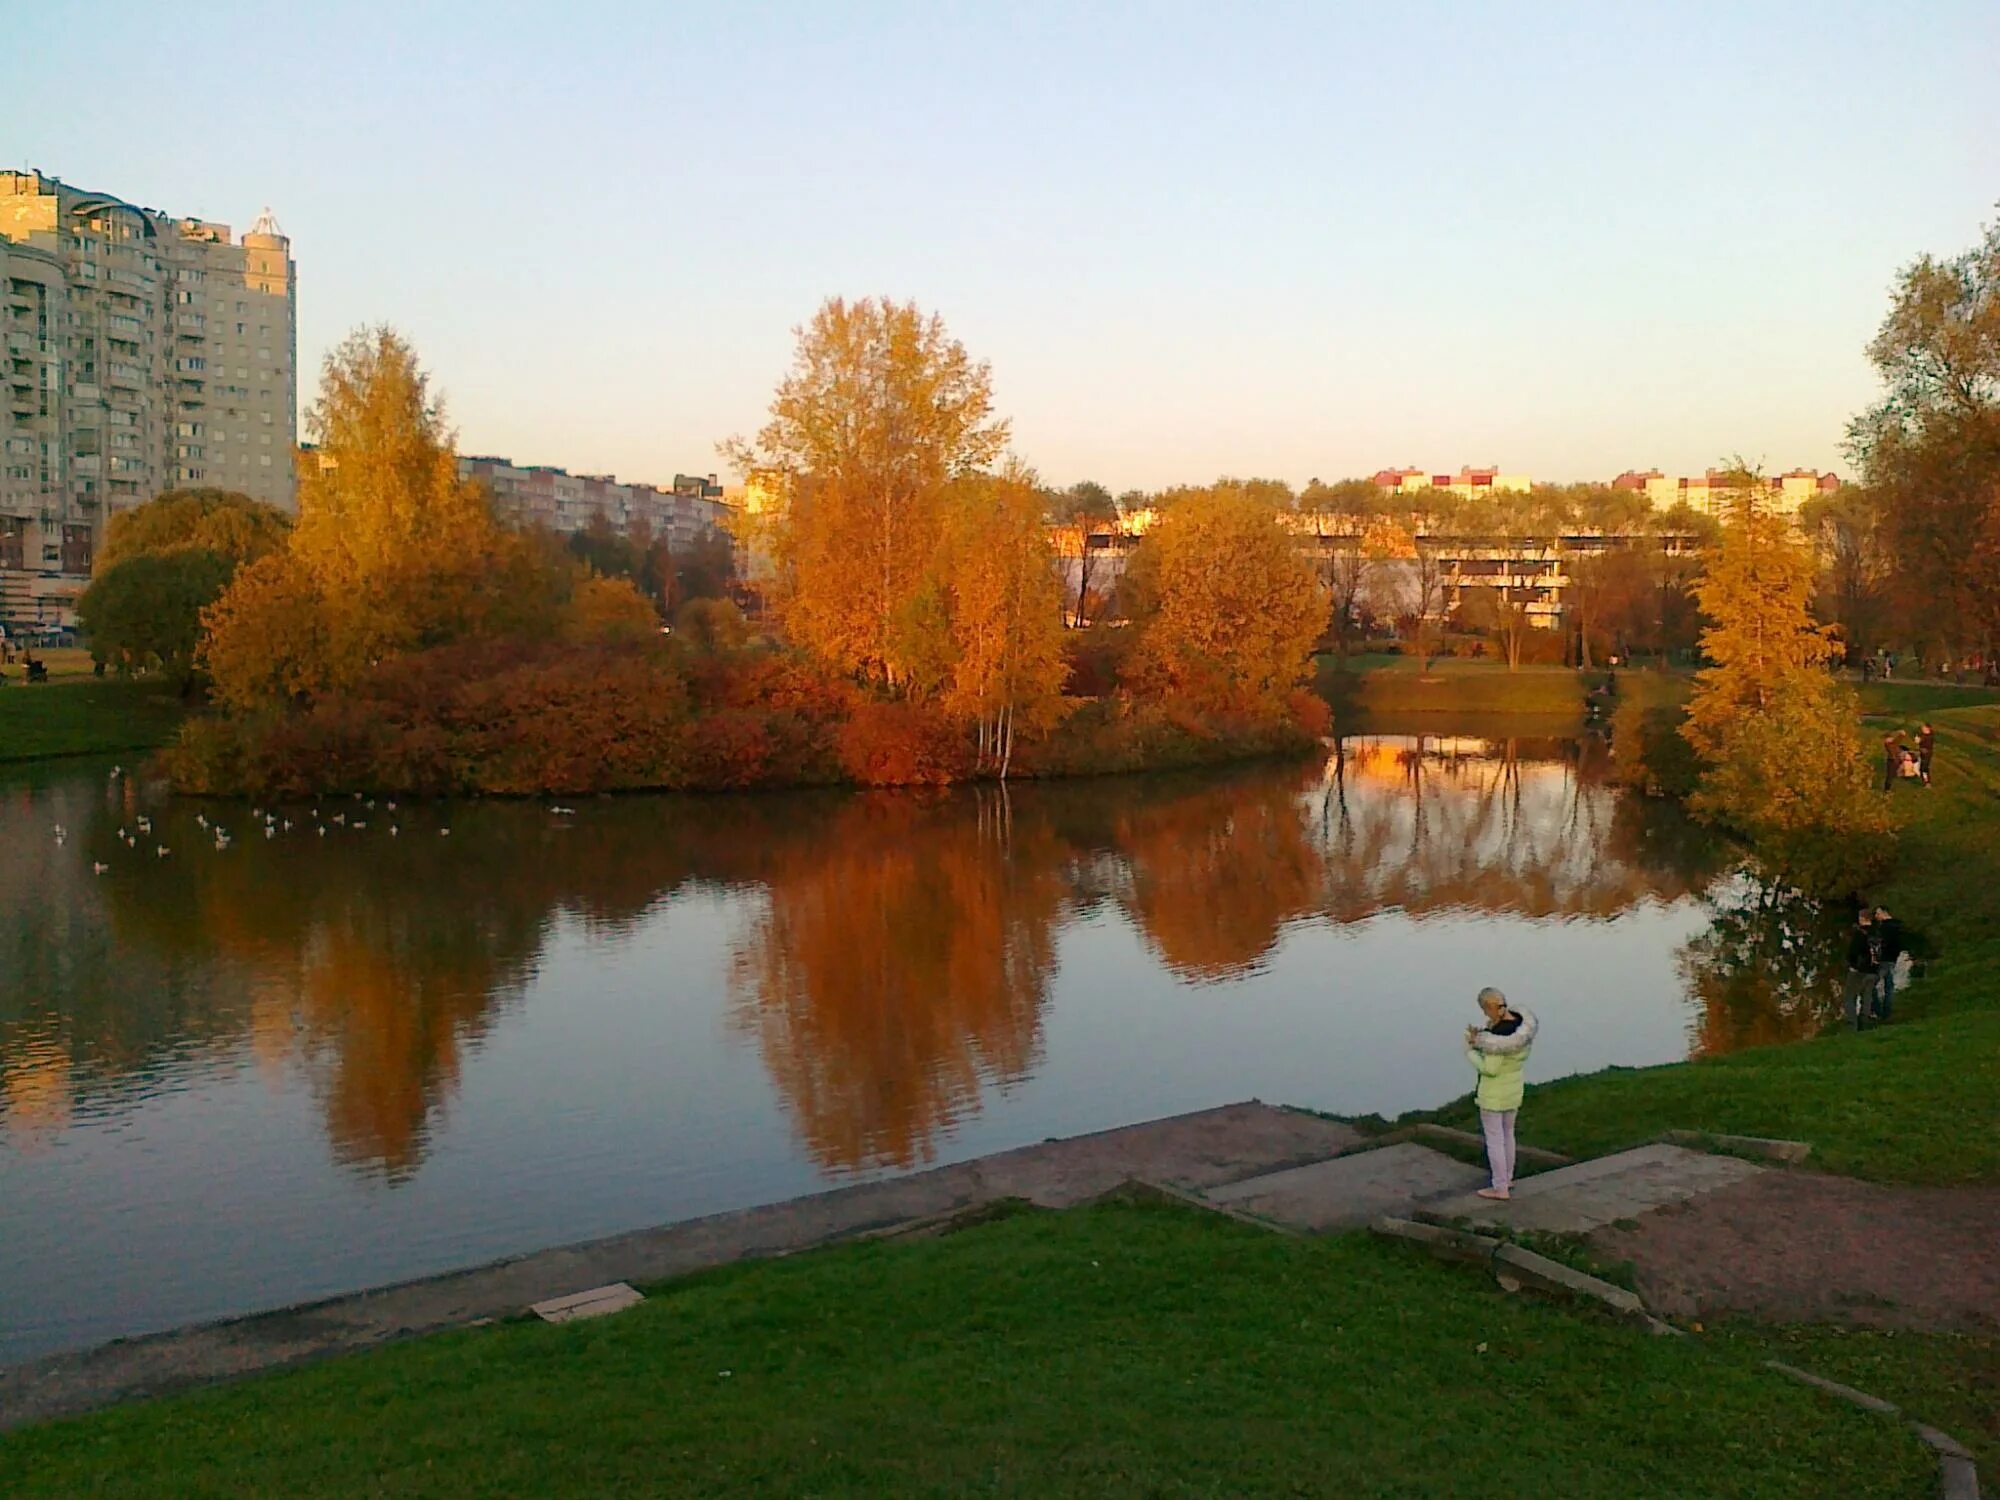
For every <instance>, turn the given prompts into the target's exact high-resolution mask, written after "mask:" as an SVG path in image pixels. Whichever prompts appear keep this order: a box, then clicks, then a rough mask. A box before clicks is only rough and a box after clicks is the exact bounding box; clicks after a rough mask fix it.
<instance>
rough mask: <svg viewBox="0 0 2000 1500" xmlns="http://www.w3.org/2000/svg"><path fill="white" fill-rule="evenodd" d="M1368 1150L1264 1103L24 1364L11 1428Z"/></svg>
mask: <svg viewBox="0 0 2000 1500" xmlns="http://www.w3.org/2000/svg"><path fill="white" fill-rule="evenodd" d="M1364 1139H1365V1137H1364V1136H1363V1135H1362V1133H1361V1132H1360V1131H1358V1130H1356V1129H1355V1128H1354V1127H1353V1126H1351V1125H1345V1124H1342V1123H1340V1122H1339V1121H1336V1120H1326V1119H1322V1118H1320V1117H1319V1116H1317V1115H1313V1114H1307V1113H1305V1112H1304V1111H1301V1110H1291V1109H1279V1108H1274V1107H1273V1106H1271V1105H1268V1104H1261V1103H1258V1102H1256V1101H1254V1100H1253V1101H1251V1102H1248V1103H1244V1104H1229V1105H1224V1106H1222V1107H1221V1108H1219V1109H1209V1110H1201V1111H1199V1112H1197V1113H1194V1114H1187V1115H1176V1116H1174V1117H1172V1118H1171V1119H1166V1120H1156V1121H1153V1122H1152V1123H1150V1124H1145V1125H1130V1126H1126V1127H1124V1128H1122V1129H1118V1130H1107V1131H1102V1132H1100V1133H1098V1134H1096V1135H1086V1136H1076V1137H1073V1138H1071V1139H1069V1140H1061V1141H1048V1142H1045V1143H1043V1144H1042V1145H1039V1146H1026V1147H1023V1148H1021V1149H1019V1150H1015V1151H1005V1152H1002V1153H1000V1154H999V1155H997V1156H988V1157H982V1158H980V1159H979V1160H976V1161H969V1162H960V1163H957V1164H955V1165H952V1166H948V1167H938V1168H934V1169H933V1170H931V1171H928V1172H917V1173H913V1174H911V1175H909V1176H907V1177H894V1178H889V1179H887V1180H885V1181H881V1182H868V1183H860V1184H857V1185H855V1186H853V1187H846V1188H837V1189H835V1190H833V1191H832V1192H827V1193H817V1194H814V1195H812V1196H810V1197H806V1198H795V1199H793V1200H791V1201H790V1202H787V1203H774V1204H770V1205H768V1206H766V1207H763V1208H751V1209H745V1210H743V1211H741V1212H739V1213H729V1214H717V1215H715V1216H713V1217H710V1218H705V1219H693V1220H688V1221H686V1222H683V1223H679V1224H670V1225H665V1226H662V1227H660V1228H656V1229H643V1230H639V1231H637V1232H635V1233H632V1234H622V1235H617V1236H614V1237H613V1238H610V1239H602V1240H593V1241H589V1242H587V1243H584V1244H580V1245H571V1246H567V1247H564V1248H561V1249H554V1250H543V1251H538V1252H537V1253H535V1254H533V1255H525V1256H521V1257H519V1258H518V1259H514V1260H505V1261H498V1262H495V1263H494V1264H492V1265H487V1266H481V1267H479V1268H478V1269H476V1270H469V1271H458V1272H453V1273H451V1274H448V1275H444V1276H434V1277H430V1278H428V1279H425V1280H422V1281H413V1282H407V1283H404V1284H403V1285H401V1286H393V1287H385V1288H381V1289H379V1290H375V1291H368V1292H358V1293H355V1294H353V1295H351V1296H345V1297H335V1298H330V1299H328V1300H327V1301H324V1302H315V1303H308V1304H305V1305H302V1306H299V1307H291V1308H284V1309H281V1310H279V1311H275V1312H267V1313H258V1314H255V1315H253V1316H250V1317H247V1318H236V1319H232V1320H230V1321H227V1322H222V1323H208V1324H203V1325H200V1326H197V1327H192V1328H182V1329H176V1330H174V1331H172V1332H169V1333H159V1334H150V1335H147V1336H144V1337H141V1338H134V1339H122V1340H119V1341H118V1342H116V1343H111V1344H105V1345H102V1346H100V1347H98V1348H96V1349H87V1350H83V1351H81V1352H78V1353H73V1354H56V1355H51V1356H48V1357H46V1358H43V1359H38V1360H33V1361H31V1362H29V1363H27V1364H22V1365H14V1366H12V1367H9V1368H5V1369H0V1429H5V1428H7V1427H12V1426H18V1425H19V1424H21V1423H23V1422H35V1421H42V1420H46V1419H47V1418H50V1417H57V1416H64V1415H68V1414H70V1413H73V1412H80V1411H88V1410H90V1409H91V1408H93V1407H98V1406H107V1405H110V1404H111V1403H113V1402H117V1401H123V1400H129V1399H131V1398H134V1397H138V1396H147V1395H156V1394H159V1393H161V1392H165V1391H170V1390H178V1389H183V1388H186V1387H188V1386H195V1385H204V1384H208V1383H210V1382H213V1381H217V1380H226V1379H230V1378H233V1377H236V1376H240V1375H248V1374H252V1373H255V1372H257V1371H260V1370H268V1369H274V1368H277V1367H279V1366H282V1365H291V1364H299V1363H303V1362H305V1361H307V1360H312V1359H318V1358H322V1357H324V1356H326V1355H329V1354H337V1353H340V1352H343V1351H345V1350H350V1349H361V1348H366V1347H368V1346H369V1345H371V1344H379V1343H383V1342H385V1341H387V1340H389V1339H393V1338H399V1337H402V1336H404V1335H407V1334H413V1333H426V1332H430V1331H432V1330H434V1329H439V1328H449V1327H453V1326H456V1325H460V1324H465V1323H472V1322H476V1321H478V1320H480V1319H484V1318H496V1317H507V1316H510V1315H512V1314H515V1313H519V1312H521V1311H523V1310H524V1309H526V1308H528V1307H530V1306H531V1305H533V1304H534V1303H537V1302H546V1301H549V1300H550V1299H552V1298H560V1297H568V1296H572V1295H574V1294H575V1293H577V1292H580V1291H583V1290H586V1289H588V1288H591V1287H601V1286H605V1285H607V1284H609V1283H612V1282H620V1281H623V1282H636V1283H640V1284H644V1283H646V1282H649V1281H661V1280H665V1279H666V1278H668V1277H672V1276H681V1275H685V1274H687V1273H688V1272H691V1271H699V1270H703V1269H706V1268H707V1267H709V1266H717V1265H723V1264H726V1263H728V1262H730V1261H736V1260H744V1259H749V1258H752V1257H756V1256H767V1255H784V1254H788V1253H790V1252H792V1251H795V1250H804V1249H807V1248H809V1247H811V1246H814V1245H819V1244H824V1243H826V1242H828V1241H830V1240H838V1239H844V1238H848V1237H850V1236H853V1235H857V1234H864V1233H866V1232H868V1231H870V1230H876V1229H882V1228H886V1227H888V1226H890V1225H894V1224H903V1223H906V1222H908V1221H910V1220H913V1219H923V1218H928V1217H931V1216H933V1215H937V1214H944V1213H950V1212H953V1211H955V1210H958V1209H964V1208H971V1207H974V1206H976V1205H978V1204H981V1203H988V1202H992V1201H994V1200H996V1199H1000V1198H1026V1199H1028V1200H1029V1201H1031V1202H1033V1203H1037V1204H1040V1205H1042V1206H1044V1207H1048V1208H1067V1207H1070V1206H1072V1205H1074V1204H1078V1203H1083V1202H1087V1201H1088V1200H1090V1199H1091V1198H1095V1197H1098V1196H1100V1195H1101V1194H1103V1193H1106V1192H1109V1191H1110V1190H1111V1189H1112V1188H1115V1187H1117V1186H1118V1185H1119V1184H1120V1183H1123V1182H1125V1181H1126V1180H1128V1179H1130V1178H1134V1177H1143V1178H1149V1179H1151V1180H1154V1181H1158V1182H1167V1183H1171V1184H1174V1185H1175V1186H1178V1187H1186V1188H1208V1187H1215V1186H1219V1185H1221V1184H1224V1183H1228V1182H1233V1181H1236V1180H1237V1179H1239V1178H1243V1177H1251V1176H1256V1175H1259V1174H1261V1173H1266V1172H1271V1171H1275V1170H1280V1169H1282V1168H1286V1167H1293V1166H1298V1165H1300V1164H1302V1163H1304V1162H1309V1161H1318V1160H1322V1159H1324V1158H1326V1157H1328V1156H1331V1155H1333V1154H1334V1153H1336V1152H1339V1151H1342V1150H1346V1149H1347V1148H1349V1147H1351V1146H1354V1145H1356V1144H1358V1143H1360V1142H1361V1141H1362V1140H1364Z"/></svg>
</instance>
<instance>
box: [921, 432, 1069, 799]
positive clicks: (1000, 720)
mask: <svg viewBox="0 0 2000 1500" xmlns="http://www.w3.org/2000/svg"><path fill="white" fill-rule="evenodd" d="M953 500H954V505H953V515H952V523H953V528H954V536H953V540H952V546H951V552H950V576H951V634H952V641H953V645H954V646H955V647H956V653H955V654H956V660H955V661H954V662H953V664H952V668H951V686H950V689H949V691H948V693H947V694H946V698H945V702H946V705H947V706H948V707H949V708H951V709H953V710H955V711H956V712H958V713H960V714H962V715H964V716H965V717H967V718H969V719H971V720H972V721H973V723H974V725H975V726H976V732H977V738H978V753H979V761H980V764H981V766H982V767H986V768H990V769H992V770H994V771H997V772H998V774H999V775H1000V776H1001V777H1002V778H1003V779H1004V778H1005V776H1006V775H1007V770H1008V767H1009V766H1010V765H1011V764H1012V762H1013V758H1014V740H1015V735H1016V733H1017V732H1018V731H1020V730H1021V729H1026V730H1027V731H1028V732H1029V733H1030V734H1036V733H1040V732H1043V731H1045V730H1047V729H1049V728H1050V727H1052V726H1053V725H1054V724H1055V723H1056V721H1057V720H1058V719H1059V718H1060V717H1061V713H1062V689H1063V680H1064V678H1065V677H1067V676H1068V674H1069V665H1068V662H1067V660H1066V658H1065V656H1064V652H1063V586H1062V579H1061V577H1060V576H1059V575H1058V573H1057V571H1056V559H1055V551H1054V548H1053V547H1052V546H1051V545H1050V541H1049V535H1048V529H1047V527H1046V526H1045V525H1044V524H1043V519H1042V513H1043V499H1042V495H1041V492H1040V490H1039V489H1038V488H1037V487H1036V485H1035V482H1034V476H1033V475H1032V474H1030V473H1028V472H1027V471H1026V470H1024V469H1021V468H1019V467H1011V468H1010V469H1009V470H1008V471H1007V472H1006V473H1005V474H1003V475H1001V476H1000V477H998V478H990V477H987V476H983V475H982V476H980V477H979V478H977V479H971V480H967V481H965V482H964V483H962V484H961V485H959V486H958V487H957V488H956V490H955V492H954V496H953Z"/></svg>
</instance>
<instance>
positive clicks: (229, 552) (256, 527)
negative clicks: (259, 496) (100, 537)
mask: <svg viewBox="0 0 2000 1500" xmlns="http://www.w3.org/2000/svg"><path fill="white" fill-rule="evenodd" d="M291 525H292V521H291V517H290V516H288V515H286V514H285V513H284V512H283V511H282V510H279V509H278V508H277V507H276V506H275V505H266V504H264V503H263V502H262V501H261V500H253V499H251V498H250V497H249V496H248V495H245V494H240V493H238V492H237V491H235V490H221V489H210V488H202V489H189V490H166V491H163V492H162V493H161V494H159V495H156V496H154V497H153V498H152V499H151V500H148V501H147V502H146V503H145V504H144V505H135V506H134V507H132V509H130V510H121V511H119V512H117V513H116V514H114V515H113V516H112V517H111V520H110V522H109V523H108V524H107V525H106V526H105V528H104V545H103V547H101V548H100V549H99V550H98V554H97V569H98V571H99V572H100V573H102V572H103V571H105V570H106V569H109V568H113V567H116V566H117V565H118V564H119V563H120V562H122V561H124V560H125V559H126V558H127V557H136V556H138V555H140V554H142V553H163V552H178V551H181V550H183V549H186V548H194V549H197V550H200V551H204V552H213V553H215V554H216V555H218V556H220V557H223V558H226V559H228V561H229V563H230V565H231V566H232V567H237V566H241V565H242V564H244V563H247V562H255V561H256V560H257V559H258V558H260V557H263V556H265V555H266V554H268V553H271V552H275V551H277V550H278V549H279V548H280V547H282V546H283V545H284V544H285V537H286V534H287V533H288V532H289V531H290V530H291Z"/></svg>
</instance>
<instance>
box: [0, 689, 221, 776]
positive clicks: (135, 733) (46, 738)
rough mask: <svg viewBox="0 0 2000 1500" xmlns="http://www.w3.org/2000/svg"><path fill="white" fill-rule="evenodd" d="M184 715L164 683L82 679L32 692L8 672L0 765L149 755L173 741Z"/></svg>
mask: <svg viewBox="0 0 2000 1500" xmlns="http://www.w3.org/2000/svg"><path fill="white" fill-rule="evenodd" d="M185 712H186V709H185V707H184V705H183V704H182V702H181V700H180V699H179V698H178V697H177V696H175V694H174V692H173V690H172V689H171V688H169V687H168V686H167V685H166V684H165V683H163V682H158V681H148V680H136V681H123V682H121V681H119V680H118V679H116V678H108V679H105V680H103V681H96V680H93V679H90V678H84V679H82V680H73V681H63V680H60V679H59V680H57V681H54V682H49V683H37V684H36V685H35V686H33V687H29V686H28V685H26V684H25V683H23V682H21V681H20V669H19V668H18V667H16V668H10V669H9V670H8V681H7V683H6V685H5V686H4V687H0V761H24V760H41V759H44V758H47V757H53V756H58V755H109V754H114V753H117V752H119V751H127V750H151V749H154V748H156V747H158V746H160V745H163V744H165V743H166V742H167V740H168V739H169V738H171V737H172V735H173V732H174V729H175V727H176V726H177V725H179V723H180V721H181V718H182V716H183V714H184V713H185Z"/></svg>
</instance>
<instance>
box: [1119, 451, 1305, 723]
mask: <svg viewBox="0 0 2000 1500" xmlns="http://www.w3.org/2000/svg"><path fill="white" fill-rule="evenodd" d="M1139 550H1140V551H1141V552H1142V553H1150V554H1151V555H1150V557H1149V558H1147V560H1146V563H1145V569H1146V573H1147V576H1148V578H1149V580H1150V583H1151V589H1150V594H1151V598H1150V601H1149V607H1148V617H1147V618H1145V619H1144V621H1143V622H1142V629H1143V632H1144V633H1143V636H1142V638H1141V649H1140V660H1139V680H1140V681H1141V683H1142V684H1145V685H1147V686H1150V687H1151V688H1152V689H1153V690H1154V691H1156V692H1159V693H1162V694H1171V695H1172V696H1173V697H1174V698H1176V699H1178V700H1179V701H1181V702H1183V703H1186V704H1188V705H1189V706H1191V707H1194V708H1197V709H1202V710H1221V711H1230V712H1248V713H1253V714H1261V715H1271V716H1275V715H1277V714H1280V713H1282V712H1283V710H1284V701H1285V696H1286V694H1287V693H1288V692H1289V691H1290V689H1291V688H1293V687H1294V686H1295V685H1297V684H1298V683H1299V682H1300V681H1301V680H1302V679H1303V678H1304V676H1305V673H1306V668H1307V664H1308V662H1309V661H1310V660H1311V657H1312V650H1313V646H1314V644H1315V643H1316V642H1317V641H1318V639H1319V635H1320V631H1321V629H1322V628H1323V627H1324V625H1325V623H1326V618H1327V605H1326V593H1325V589H1324V587H1323V585H1322V584H1321V582H1320V580H1319V577H1318V575H1317V573H1316V572H1315V570H1314V569H1313V567H1312V565H1311V564H1310V563H1308V562H1307V561H1306V560H1305V559H1304V558H1303V557H1301V556H1300V555H1299V551H1298V548H1297V546H1296V545H1295V544H1294V542H1293V539H1292V536H1291V534H1290V533H1289V532H1288V531H1287V530H1286V528H1285V526H1284V525H1283V523H1282V522H1281V520H1280V517H1279V513H1278V510H1277V509H1276V507H1275V506H1274V505H1273V504H1271V503H1270V501H1269V500H1268V499H1266V498H1264V497H1262V496H1261V495H1258V494H1255V493H1253V492H1252V491H1251V490H1250V489H1249V488H1247V487H1246V486H1243V485H1239V484H1234V483H1230V482H1227V481H1225V482H1224V483H1221V484H1217V485H1214V486H1211V487H1210V488H1208V489H1204V490H1190V491H1186V492H1183V493H1180V494H1178V495H1176V497H1175V499H1174V503H1173V504H1172V505H1171V506H1170V507H1169V508H1168V509H1167V510H1166V512H1165V514H1164V516H1163V518H1162V519H1161V522H1160V524H1159V525H1158V526H1157V527H1155V528H1154V529H1153V530H1152V531H1151V532H1149V533H1148V534H1147V537H1146V540H1145V542H1144V543H1143V544H1142V545H1141V547H1140V549H1139Z"/></svg>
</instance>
